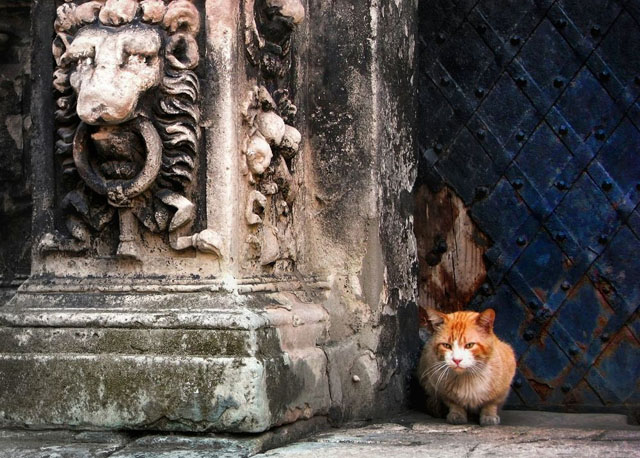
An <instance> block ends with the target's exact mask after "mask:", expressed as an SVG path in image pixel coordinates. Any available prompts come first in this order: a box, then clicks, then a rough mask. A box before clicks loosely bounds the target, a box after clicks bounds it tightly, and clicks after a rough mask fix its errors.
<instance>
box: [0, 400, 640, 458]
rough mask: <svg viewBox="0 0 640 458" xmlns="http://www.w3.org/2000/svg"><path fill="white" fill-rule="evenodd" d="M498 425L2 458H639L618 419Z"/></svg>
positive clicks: (517, 419) (115, 439)
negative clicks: (258, 457) (489, 457)
mask: <svg viewBox="0 0 640 458" xmlns="http://www.w3.org/2000/svg"><path fill="white" fill-rule="evenodd" d="M502 420H503V424H502V425H501V426H492V427H486V428H482V427H480V426H478V425H476V424H468V425H460V426H451V425H447V424H446V423H444V422H443V421H442V420H438V419H434V418H431V417H429V416H427V415H424V414H420V413H415V412H409V413H405V414H403V415H400V416H396V417H393V418H391V419H388V420H384V421H380V422H376V423H372V424H360V425H350V426H345V427H342V428H334V429H328V426H327V423H326V421H325V420H324V418H322V417H320V418H316V419H314V420H311V421H300V422H296V423H295V424H293V425H289V426H285V427H282V428H278V429H275V430H273V431H269V432H267V433H264V434H260V435H235V436H234V435H224V434H223V435H214V434H200V435H194V434H191V435H180V434H171V435H158V434H141V433H132V434H126V433H107V432H72V431H18V430H0V458H9V457H11V458H22V457H29V458H44V457H49V458H54V457H55V458H61V457H64V458H67V457H69V458H75V457H88V456H91V457H101V458H102V457H112V458H134V457H135V458H146V457H155V458H157V457H167V458H168V457H171V458H174V457H177V458H201V457H202V458H204V457H218V458H245V457H251V456H261V457H294V456H295V457H297V458H305V457H340V458H349V457H367V458H377V457H381V458H382V457H384V458H391V457H393V458H403V457H419V456H437V457H444V458H446V457H488V456H491V457H510V458H511V457H531V456H535V457H558V456H571V457H575V456H579V457H580V458H588V457H603V456H607V457H625V458H632V457H640V426H637V425H628V424H627V422H626V417H625V416H623V415H612V414H606V415H604V414H556V413H549V412H517V411H508V412H503V414H502ZM319 431H322V432H319ZM310 434H315V435H310ZM305 435H306V439H302V438H303V437H305ZM296 441H297V442H296ZM285 444H288V445H285ZM265 450H269V451H266V452H265Z"/></svg>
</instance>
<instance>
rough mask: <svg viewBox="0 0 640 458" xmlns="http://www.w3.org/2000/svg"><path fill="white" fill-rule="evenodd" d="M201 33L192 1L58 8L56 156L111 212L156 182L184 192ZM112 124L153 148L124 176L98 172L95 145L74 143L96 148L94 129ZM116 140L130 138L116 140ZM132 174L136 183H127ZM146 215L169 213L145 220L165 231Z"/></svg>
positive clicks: (190, 162) (193, 144) (110, 165)
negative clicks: (106, 201)
mask: <svg viewBox="0 0 640 458" xmlns="http://www.w3.org/2000/svg"><path fill="white" fill-rule="evenodd" d="M199 29H200V15H199V13H198V10H197V9H196V7H195V6H194V5H193V3H192V1H191V0H164V1H163V0H140V1H138V0H94V1H82V0H75V1H71V0H66V1H65V3H64V4H63V5H61V6H60V7H59V8H58V11H57V19H56V22H55V31H56V38H55V40H54V43H53V55H54V58H55V62H56V70H55V73H54V83H53V84H54V88H55V89H56V91H57V92H58V97H57V105H58V108H59V109H58V111H57V112H56V123H57V132H58V141H57V143H56V153H57V155H58V157H59V158H60V159H61V162H62V167H63V172H64V174H65V175H66V176H69V177H76V176H77V174H76V172H78V173H79V174H80V176H81V178H82V179H83V180H84V181H85V183H86V184H87V185H88V186H89V187H90V188H91V189H93V191H94V192H96V193H98V194H102V195H105V196H108V197H109V199H110V203H112V204H114V203H116V204H117V203H118V202H122V203H126V202H127V201H128V200H130V199H131V198H134V197H136V196H138V195H140V194H141V193H142V192H144V191H146V190H147V189H150V188H151V186H152V185H153V184H154V183H155V188H154V189H157V188H161V189H169V190H173V191H176V192H179V193H184V192H185V188H186V186H187V185H188V184H189V183H190V182H191V180H192V175H193V169H194V165H195V160H196V152H197V149H198V143H199V135H200V130H199V126H198V123H199V116H200V114H199V110H198V108H197V102H198V95H199V83H198V78H197V76H196V75H195V73H194V72H193V69H194V68H195V67H196V66H197V65H198V61H199V52H198V44H197V42H196V36H197V34H198V31H199ZM108 126H113V128H119V126H126V127H125V129H129V130H131V131H132V132H133V136H134V137H136V136H137V137H139V138H141V140H142V143H146V145H147V152H146V163H145V164H142V163H139V164H137V165H136V164H135V163H134V164H133V165H131V166H130V167H129V166H128V168H127V167H125V166H124V165H123V164H124V162H123V160H122V159H121V158H118V157H116V158H111V159H110V162H104V163H102V164H98V165H96V164H95V161H94V160H93V159H92V158H90V157H87V154H89V153H87V151H88V150H89V149H90V148H89V147H87V148H85V149H86V151H81V152H80V153H81V154H80V153H78V151H77V150H78V145H80V146H83V147H84V145H86V143H87V141H88V140H87V139H88V138H89V137H90V136H91V138H93V140H96V139H97V138H98V137H97V135H98V134H95V132H96V129H105V128H109V127H108ZM118 135H119V136H120V137H121V138H123V139H125V140H126V138H127V137H126V134H114V135H113V138H114V139H115V138H116V137H117V136H118ZM79 137H83V138H79ZM74 139H75V144H76V149H75V150H74ZM125 140H123V141H125ZM118 141H120V140H118ZM98 143H99V142H97V141H96V142H94V144H98ZM112 143H114V144H115V140H113V141H112ZM138 143H139V142H138ZM154 145H160V146H158V147H155V148H151V147H153V146H154ZM152 150H154V151H155V152H154V151H152ZM153 155H155V158H151V156H153ZM144 156H145V155H143V156H142V157H143V159H142V161H144ZM134 159H135V158H133V159H132V158H127V159H126V160H128V161H130V162H131V161H133V162H135V160H134ZM152 159H153V160H152ZM114 161H115V162H114ZM118 161H119V162H118ZM138 162H140V160H138ZM136 167H137V168H136ZM130 170H131V172H130ZM135 173H137V174H138V175H137V177H135V178H127V179H129V181H128V182H127V181H122V180H123V179H124V178H126V177H125V175H127V174H135ZM127 176H128V175H127ZM141 212H142V211H141ZM150 213H151V214H156V215H161V214H163V212H160V213H158V212H157V211H155V210H154V211H153V212H149V211H147V212H146V213H145V215H146V216H144V217H140V219H141V220H144V221H143V223H144V224H145V225H146V226H147V227H148V228H150V229H152V230H154V231H156V230H162V229H163V228H164V227H166V224H167V223H166V216H162V217H158V218H159V219H158V218H155V219H157V221H156V220H154V218H149V217H148V215H149V214H150Z"/></svg>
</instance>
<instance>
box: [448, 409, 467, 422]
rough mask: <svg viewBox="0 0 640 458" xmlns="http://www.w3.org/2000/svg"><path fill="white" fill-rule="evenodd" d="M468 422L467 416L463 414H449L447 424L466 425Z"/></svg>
mask: <svg viewBox="0 0 640 458" xmlns="http://www.w3.org/2000/svg"><path fill="white" fill-rule="evenodd" d="M466 422H467V415H466V414H464V413H461V412H455V411H454V412H449V415H447V423H450V424H452V425H464V424H465V423H466Z"/></svg>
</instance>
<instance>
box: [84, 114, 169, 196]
mask: <svg viewBox="0 0 640 458" xmlns="http://www.w3.org/2000/svg"><path fill="white" fill-rule="evenodd" d="M130 125H131V128H132V130H133V131H134V132H136V133H138V134H139V135H140V136H141V137H142V139H143V141H144V146H145V149H146V153H147V154H146V159H145V163H144V167H143V168H142V170H141V171H140V173H139V174H138V175H137V176H136V177H135V178H133V179H131V180H108V179H106V178H105V177H104V176H102V175H101V174H100V173H98V172H96V170H94V168H93V167H92V166H91V162H90V160H89V146H88V141H89V132H88V127H87V124H86V123H84V122H81V123H80V125H79V126H78V129H77V131H76V135H75V137H74V139H73V161H74V162H75V164H76V167H77V169H78V173H79V174H80V177H81V178H82V179H83V180H84V182H85V183H86V184H87V186H89V187H90V188H91V189H92V190H93V191H95V192H96V193H98V194H100V195H103V196H108V197H109V199H110V200H112V197H113V198H114V199H115V201H116V202H114V203H117V202H118V201H119V202H122V203H124V202H126V201H128V200H130V199H133V198H134V197H136V196H139V195H140V194H142V193H143V192H144V191H146V190H147V189H149V187H150V186H151V185H152V184H153V182H154V180H155V179H156V177H157V176H158V173H160V167H161V165H162V140H161V138H160V135H159V134H158V131H157V130H156V128H155V127H154V126H153V123H152V122H151V121H149V120H148V119H145V118H143V117H138V118H136V119H134V120H133V121H131V124H130Z"/></svg>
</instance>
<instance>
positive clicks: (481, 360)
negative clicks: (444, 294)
mask: <svg viewBox="0 0 640 458" xmlns="http://www.w3.org/2000/svg"><path fill="white" fill-rule="evenodd" d="M427 314H428V317H429V321H430V322H431V324H432V325H433V327H434V333H433V335H432V336H431V338H430V339H429V341H428V342H427V344H426V345H425V347H424V350H423V351H422V356H421V357H420V364H419V366H418V375H419V377H420V384H421V385H422V387H423V388H424V389H425V391H426V392H427V395H428V396H429V397H430V401H431V402H433V401H436V402H438V401H441V402H443V403H444V404H445V405H446V407H448V408H449V413H448V415H447V421H448V422H449V423H452V424H454V425H457V424H462V423H466V422H467V412H474V413H475V412H479V413H480V424H481V425H482V426H488V425H498V424H500V417H499V416H498V408H499V407H501V406H502V404H504V401H505V400H506V399H507V395H508V394H509V387H510V385H511V379H512V378H513V376H514V374H515V370H516V358H515V355H514V353H513V350H512V349H511V347H510V346H509V345H508V344H506V343H504V342H502V341H501V340H499V339H498V338H497V337H496V335H495V334H494V333H493V321H494V319H495V316H496V314H495V312H494V311H493V310H492V309H487V310H485V311H484V312H482V313H477V312H456V313H450V314H445V313H441V312H438V311H437V310H433V309H428V310H427Z"/></svg>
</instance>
